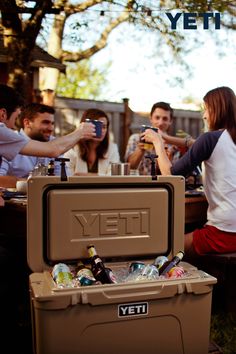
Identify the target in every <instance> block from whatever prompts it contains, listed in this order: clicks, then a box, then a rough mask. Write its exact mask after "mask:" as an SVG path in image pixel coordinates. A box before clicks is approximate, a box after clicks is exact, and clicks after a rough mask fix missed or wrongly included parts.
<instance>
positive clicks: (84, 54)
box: [62, 12, 129, 62]
mask: <svg viewBox="0 0 236 354" xmlns="http://www.w3.org/2000/svg"><path fill="white" fill-rule="evenodd" d="M128 17H129V13H128V12H124V13H122V14H121V15H120V16H119V17H117V18H116V19H115V20H113V21H111V22H110V23H109V25H108V26H107V27H106V29H105V30H104V31H103V32H102V34H101V36H100V39H99V40H98V41H97V42H96V43H95V44H94V45H93V46H91V47H90V48H88V49H85V50H82V51H80V52H79V53H71V52H68V51H63V52H62V59H63V60H64V61H70V62H76V61H79V60H82V59H87V58H89V57H91V56H92V55H93V54H95V53H97V52H99V51H100V50H101V49H103V48H105V47H106V45H107V40H108V37H109V34H110V33H111V32H112V31H113V30H114V28H116V27H117V26H119V24H121V23H122V22H125V21H127V19H128Z"/></svg>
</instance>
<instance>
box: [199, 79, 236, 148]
mask: <svg viewBox="0 0 236 354" xmlns="http://www.w3.org/2000/svg"><path fill="white" fill-rule="evenodd" d="M203 100H204V103H205V105H206V108H207V109H208V112H209V122H208V125H209V129H210V130H218V129H227V131H228V132H229V134H230V136H231V138H232V140H233V141H234V143H235V144H236V96H235V93H234V91H233V90H232V89H231V88H229V87H226V86H222V87H217V88H215V89H213V90H211V91H208V92H207V94H206V95H205V96H204V97H203Z"/></svg>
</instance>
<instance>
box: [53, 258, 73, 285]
mask: <svg viewBox="0 0 236 354" xmlns="http://www.w3.org/2000/svg"><path fill="white" fill-rule="evenodd" d="M52 277H53V280H54V281H55V283H56V284H57V285H58V287H62V288H63V287H70V286H72V285H73V277H72V273H71V271H70V268H69V267H68V266H67V265H66V264H64V263H58V264H56V265H55V266H54V267H53V270H52Z"/></svg>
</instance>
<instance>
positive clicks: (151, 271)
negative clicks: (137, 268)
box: [139, 264, 159, 280]
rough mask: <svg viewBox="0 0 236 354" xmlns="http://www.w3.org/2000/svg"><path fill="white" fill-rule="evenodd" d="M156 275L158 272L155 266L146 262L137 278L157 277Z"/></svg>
mask: <svg viewBox="0 0 236 354" xmlns="http://www.w3.org/2000/svg"><path fill="white" fill-rule="evenodd" d="M158 276H159V272H158V269H157V267H156V266H155V265H153V264H148V265H146V267H145V268H143V270H142V273H141V274H140V277H139V280H145V279H148V280H151V279H157V277H158Z"/></svg>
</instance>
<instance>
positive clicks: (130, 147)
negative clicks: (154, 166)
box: [125, 133, 180, 175]
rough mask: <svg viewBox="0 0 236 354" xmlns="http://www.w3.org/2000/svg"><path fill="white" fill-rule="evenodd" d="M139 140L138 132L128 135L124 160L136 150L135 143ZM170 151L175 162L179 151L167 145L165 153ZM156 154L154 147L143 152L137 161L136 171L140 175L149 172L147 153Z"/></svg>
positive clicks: (149, 163)
mask: <svg viewBox="0 0 236 354" xmlns="http://www.w3.org/2000/svg"><path fill="white" fill-rule="evenodd" d="M139 142H140V134H139V133H135V134H132V135H131V136H130V137H129V140H128V144H127V147H126V152H125V161H128V157H129V156H130V155H131V154H132V153H133V152H134V151H135V150H136V148H137V144H138V143H139ZM168 152H169V153H170V154H171V156H172V158H171V161H172V162H175V161H176V160H177V159H178V158H179V155H180V151H179V150H178V149H175V147H174V146H173V145H167V153H168ZM150 154H152V155H156V152H155V150H154V149H152V150H148V151H147V152H145V154H144V156H143V158H142V160H141V161H140V163H139V166H138V171H139V174H140V175H150V174H151V160H150V159H149V158H147V156H148V155H150Z"/></svg>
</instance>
